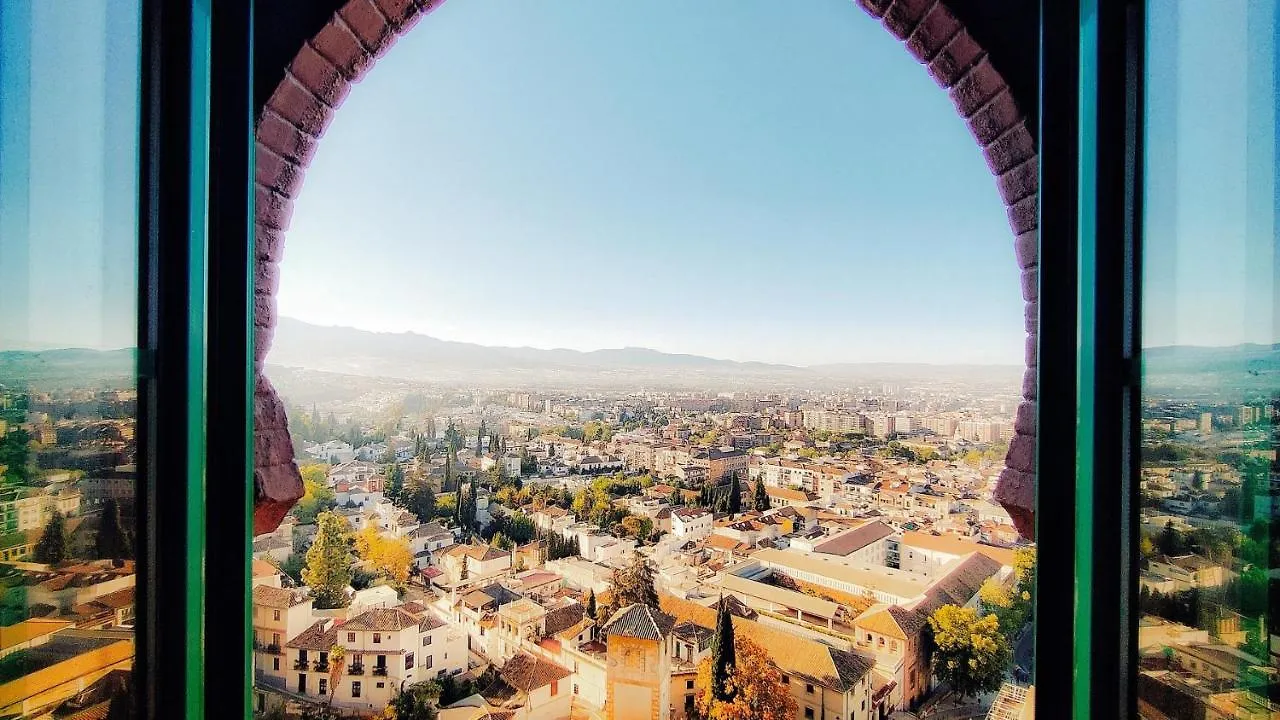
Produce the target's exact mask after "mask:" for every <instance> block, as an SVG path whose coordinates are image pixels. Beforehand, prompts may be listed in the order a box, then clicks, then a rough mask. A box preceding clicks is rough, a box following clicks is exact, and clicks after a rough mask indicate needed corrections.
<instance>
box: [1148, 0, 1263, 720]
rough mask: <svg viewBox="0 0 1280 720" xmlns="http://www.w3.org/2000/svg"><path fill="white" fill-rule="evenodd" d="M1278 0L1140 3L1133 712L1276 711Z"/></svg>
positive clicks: (1151, 714)
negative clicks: (1142, 65)
mask: <svg viewBox="0 0 1280 720" xmlns="http://www.w3.org/2000/svg"><path fill="white" fill-rule="evenodd" d="M1276 11H1277V3H1276V2H1275V0H1250V1H1249V2H1215V1H1211V0H1202V1H1197V2H1178V1H1176V0H1153V1H1152V2H1150V3H1149V4H1148V12H1147V28H1146V31H1147V38H1146V53H1147V56H1146V77H1145V110H1144V112H1145V123H1146V127H1145V135H1144V140H1145V161H1144V163H1145V164H1144V187H1143V194H1144V195H1143V203H1144V207H1143V212H1144V217H1143V290H1142V311H1143V325H1142V333H1143V345H1144V352H1143V354H1144V362H1143V377H1142V393H1143V397H1142V400H1143V408H1142V439H1143V444H1142V469H1141V474H1142V475H1141V492H1142V498H1141V502H1142V509H1141V523H1142V524H1141V533H1142V536H1141V553H1142V560H1141V562H1142V574H1141V577H1140V600H1139V604H1140V611H1141V621H1140V626H1139V631H1138V645H1139V654H1140V658H1141V669H1140V674H1139V678H1138V695H1139V708H1140V714H1141V715H1143V716H1144V717H1273V716H1274V715H1275V714H1276V713H1277V712H1280V705H1276V704H1274V700H1275V699H1276V689H1277V688H1276V669H1275V665H1276V663H1275V658H1276V657H1277V656H1276V655H1275V654H1273V653H1276V652H1280V635H1276V634H1274V633H1276V630H1275V629H1274V628H1275V622H1276V620H1277V619H1280V616H1278V615H1277V611H1276V604H1275V599H1276V597H1277V595H1276V590H1277V585H1276V583H1277V582H1278V581H1277V580H1276V579H1274V578H1275V577H1276V576H1275V575H1274V573H1276V571H1277V568H1280V563H1278V562H1277V560H1280V544H1278V543H1277V539H1278V538H1277V536H1276V533H1275V528H1276V522H1275V520H1276V518H1277V517H1278V516H1280V502H1278V501H1280V493H1277V488H1278V487H1280V484H1278V483H1277V480H1280V474H1277V472H1276V470H1277V465H1276V460H1275V454H1276V446H1275V429H1274V428H1275V423H1276V409H1277V403H1280V394H1278V393H1277V391H1278V390H1280V388H1278V387H1277V379H1278V376H1277V371H1278V370H1280V364H1277V360H1278V359H1280V354H1278V352H1277V346H1276V345H1275V343H1276V342H1277V339H1278V335H1280V333H1277V324H1276V319H1277V314H1276V299H1277V296H1276V290H1277V284H1276V271H1277V264H1276V263H1277V255H1276V234H1275V233H1276V212H1277V197H1276V190H1277V186H1276V106H1277V102H1276V75H1275V72H1276V52H1277V42H1276V29H1277V25H1276V19H1277V16H1276Z"/></svg>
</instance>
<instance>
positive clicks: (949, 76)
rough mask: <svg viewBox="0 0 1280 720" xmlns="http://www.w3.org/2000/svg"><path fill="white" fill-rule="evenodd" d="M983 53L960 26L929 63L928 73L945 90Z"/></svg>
mask: <svg viewBox="0 0 1280 720" xmlns="http://www.w3.org/2000/svg"><path fill="white" fill-rule="evenodd" d="M984 54H985V53H983V51H982V47H981V46H980V45H978V42H977V41H976V40H974V39H973V38H972V37H971V36H970V35H969V32H968V31H967V30H964V29H963V28H962V29H961V30H960V32H958V33H956V34H955V37H953V38H951V40H950V42H948V43H947V44H946V46H944V47H943V48H942V51H941V52H939V53H938V54H937V55H936V56H935V57H934V58H933V60H932V61H931V62H930V63H929V74H930V75H932V76H933V80H934V82H936V83H938V86H939V87H941V88H942V89H943V90H946V89H948V88H950V87H951V86H952V85H955V84H956V81H957V80H959V79H960V76H961V75H964V73H965V71H966V70H968V69H969V68H970V67H972V66H973V64H974V63H976V62H977V61H978V58H980V57H982V56H983V55H984Z"/></svg>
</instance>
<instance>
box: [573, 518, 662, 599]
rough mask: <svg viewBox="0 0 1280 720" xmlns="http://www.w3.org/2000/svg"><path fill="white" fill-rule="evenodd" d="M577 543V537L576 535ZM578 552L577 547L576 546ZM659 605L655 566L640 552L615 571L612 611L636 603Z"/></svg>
mask: <svg viewBox="0 0 1280 720" xmlns="http://www.w3.org/2000/svg"><path fill="white" fill-rule="evenodd" d="M574 541H575V544H576V541H577V537H574ZM574 550H575V554H576V550H577V549H576V548H574ZM637 603H639V604H641V605H648V606H649V607H652V608H656V607H658V591H657V588H655V587H654V584H653V568H652V567H650V566H649V561H648V560H646V559H645V557H644V556H643V555H641V554H640V553H638V552H637V553H635V554H633V555H632V556H631V564H630V565H628V566H626V567H624V568H617V569H615V570H614V571H613V599H612V601H611V603H610V612H609V613H608V615H610V616H612V615H613V613H614V612H616V611H618V610H620V609H622V608H624V607H627V606H628V605H634V604H637Z"/></svg>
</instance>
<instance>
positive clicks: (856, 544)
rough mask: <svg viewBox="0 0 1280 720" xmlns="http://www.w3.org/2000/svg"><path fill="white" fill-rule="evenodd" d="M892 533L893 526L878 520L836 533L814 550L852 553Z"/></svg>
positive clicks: (834, 553)
mask: <svg viewBox="0 0 1280 720" xmlns="http://www.w3.org/2000/svg"><path fill="white" fill-rule="evenodd" d="M892 534H893V528H891V527H889V526H888V525H886V524H884V523H882V522H880V521H879V520H877V521H875V522H869V523H867V524H866V525H863V526H862V527H859V528H856V529H854V530H850V531H848V532H846V533H842V534H840V535H836V536H835V537H833V538H831V539H830V540H828V541H826V542H824V543H822V544H821V545H818V546H816V547H814V548H813V551H814V552H820V553H826V554H828V555H849V554H850V553H853V552H856V551H858V550H861V549H862V548H864V547H866V546H868V545H870V544H871V543H873V542H876V541H878V540H883V539H885V538H887V537H889V536H890V535H892Z"/></svg>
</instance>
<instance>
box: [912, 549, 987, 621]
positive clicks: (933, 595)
mask: <svg viewBox="0 0 1280 720" xmlns="http://www.w3.org/2000/svg"><path fill="white" fill-rule="evenodd" d="M948 567H949V568H950V569H948V570H947V573H946V574H945V575H943V576H942V577H941V578H939V579H938V580H936V581H935V582H934V583H933V585H931V586H930V587H929V589H928V590H927V591H926V592H925V599H924V600H923V601H922V602H920V603H919V604H918V605H916V607H915V609H916V610H918V611H920V612H923V613H925V614H929V613H932V612H933V611H934V610H937V609H938V608H940V607H942V606H943V605H964V604H965V603H967V602H969V600H971V599H972V598H973V596H974V595H976V594H977V593H978V590H979V589H981V588H982V583H984V582H986V580H987V578H989V577H991V576H992V575H995V574H996V573H998V572H1000V563H999V561H996V560H992V559H991V558H989V557H987V556H986V555H984V554H983V553H979V552H975V553H973V554H971V555H969V557H967V558H964V559H963V560H960V561H957V562H955V563H954V564H952V565H950V566H948ZM944 569H945V568H944Z"/></svg>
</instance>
